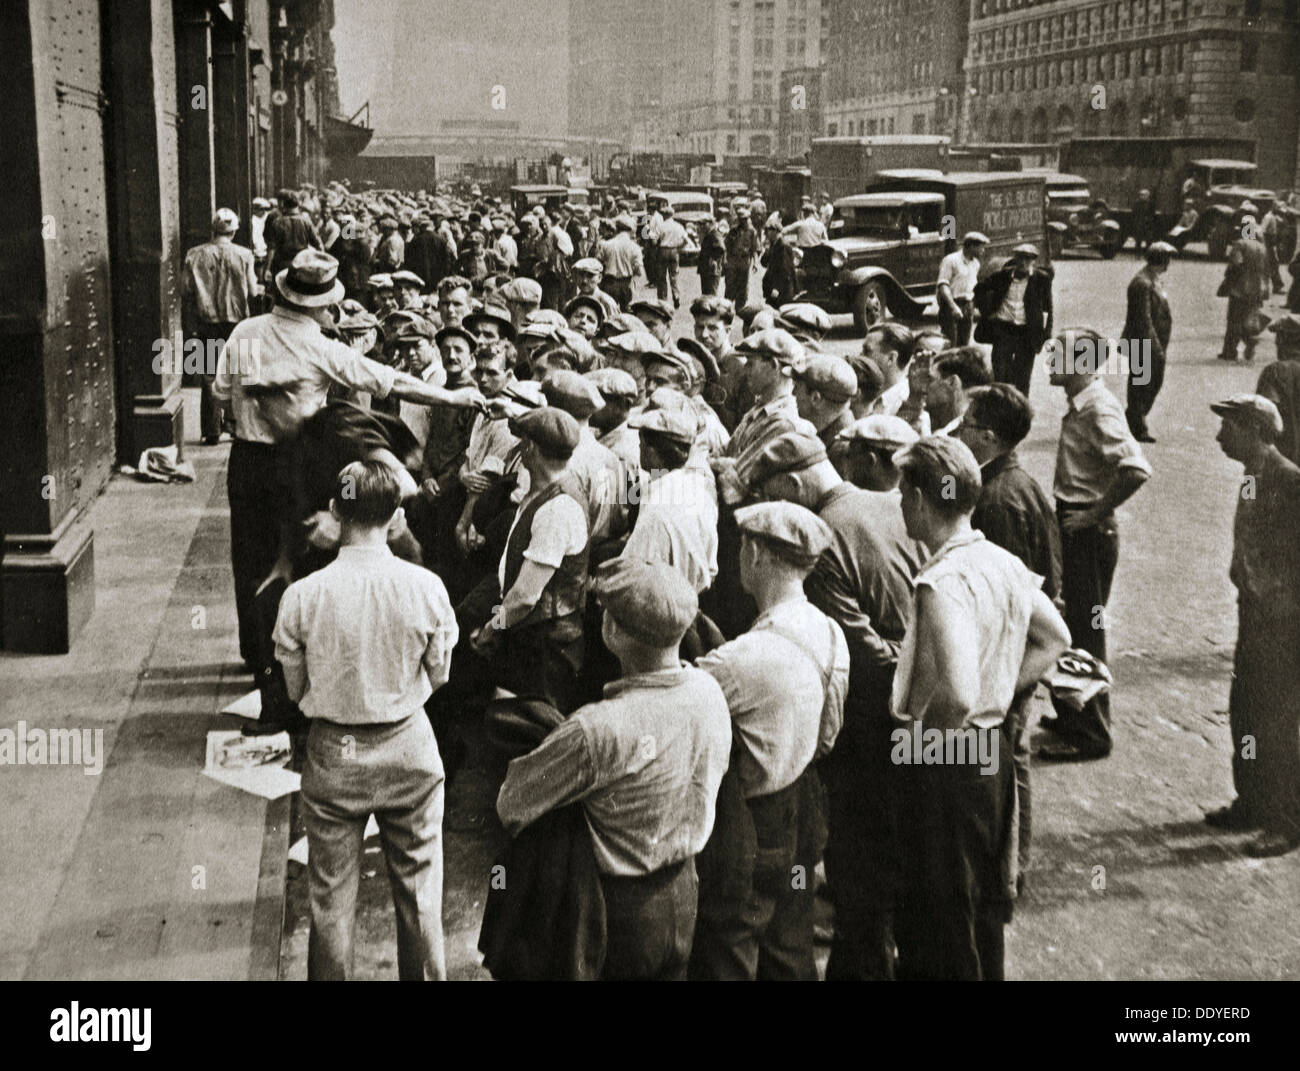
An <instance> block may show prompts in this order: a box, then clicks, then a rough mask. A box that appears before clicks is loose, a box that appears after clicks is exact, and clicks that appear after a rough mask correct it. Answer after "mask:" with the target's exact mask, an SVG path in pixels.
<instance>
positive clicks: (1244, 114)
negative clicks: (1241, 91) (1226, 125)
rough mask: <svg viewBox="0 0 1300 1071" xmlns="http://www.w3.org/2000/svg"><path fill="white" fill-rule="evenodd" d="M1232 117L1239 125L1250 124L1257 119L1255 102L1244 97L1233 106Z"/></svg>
mask: <svg viewBox="0 0 1300 1071" xmlns="http://www.w3.org/2000/svg"><path fill="white" fill-rule="evenodd" d="M1232 115H1233V118H1234V119H1236V120H1237V122H1239V123H1249V122H1250V121H1251V120H1252V119H1254V118H1255V102H1254V101H1253V100H1251V99H1250V98H1249V97H1242V98H1241V99H1240V100H1238V101H1237V103H1236V104H1234V105H1233V106H1232Z"/></svg>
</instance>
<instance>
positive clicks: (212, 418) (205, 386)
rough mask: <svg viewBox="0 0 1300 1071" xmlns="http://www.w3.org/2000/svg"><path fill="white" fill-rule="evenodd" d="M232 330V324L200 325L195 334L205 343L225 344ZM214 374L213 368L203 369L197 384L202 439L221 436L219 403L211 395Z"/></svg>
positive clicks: (233, 327)
mask: <svg viewBox="0 0 1300 1071" xmlns="http://www.w3.org/2000/svg"><path fill="white" fill-rule="evenodd" d="M234 329H235V325H234V323H215V324H200V325H199V328H198V330H197V331H196V332H195V334H196V336H197V337H199V338H202V339H203V340H204V341H205V342H216V341H220V342H225V341H226V339H228V338H229V337H230V332H231V331H233V330H234ZM204 352H205V354H206V352H207V350H206V347H205V349H204ZM216 374H217V370H216V369H215V368H204V370H203V377H202V382H200V384H199V392H200V393H199V435H200V436H202V437H203V438H204V439H213V440H215V439H217V438H219V437H220V436H221V403H220V402H219V401H217V399H216V398H215V397H214V396H213V394H212V381H213V379H215V378H216Z"/></svg>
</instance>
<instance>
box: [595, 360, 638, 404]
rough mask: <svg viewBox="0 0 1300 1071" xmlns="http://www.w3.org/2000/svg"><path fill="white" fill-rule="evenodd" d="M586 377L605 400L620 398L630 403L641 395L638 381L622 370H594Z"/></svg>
mask: <svg viewBox="0 0 1300 1071" xmlns="http://www.w3.org/2000/svg"><path fill="white" fill-rule="evenodd" d="M586 375H587V379H589V380H590V381H591V382H592V383H594V384H595V385H596V389H597V390H598V391H600V393H601V396H602V397H603V398H605V399H610V398H619V399H622V400H623V401H628V402H630V401H634V400H635V399H636V396H637V394H638V393H640V392H639V391H638V390H637V385H636V380H635V379H633V378H632V376H631V374H630V373H628V372H624V371H623V369H621V368H593V369H592V370H591V371H590V372H588V373H586Z"/></svg>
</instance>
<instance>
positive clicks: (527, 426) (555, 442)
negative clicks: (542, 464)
mask: <svg viewBox="0 0 1300 1071" xmlns="http://www.w3.org/2000/svg"><path fill="white" fill-rule="evenodd" d="M510 430H511V431H512V432H514V433H515V435H516V436H518V437H519V438H520V439H531V440H532V441H533V442H534V443H536V444H537V449H538V450H540V451H541V452H542V453H543V454H545V455H546V456H547V457H549V458H553V459H554V460H556V461H568V460H569V458H571V457H572V456H573V451H574V449H575V448H576V447H577V445H578V437H579V435H580V434H581V432H580V431H579V428H578V422H577V421H576V420H574V419H573V417H571V416H569V414H568V413H566V412H565V411H564V410H563V409H559V408H556V407H554V406H550V405H544V406H542V407H541V408H538V409H529V410H528V411H527V412H526V413H521V414H520V415H519V416H516V417H511V418H510Z"/></svg>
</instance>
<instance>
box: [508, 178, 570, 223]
mask: <svg viewBox="0 0 1300 1071" xmlns="http://www.w3.org/2000/svg"><path fill="white" fill-rule="evenodd" d="M569 192H570V191H569V187H568V186H511V187H510V207H511V209H512V210H513V211H514V214H515V218H516V219H518V218H520V217H521V216H523V215H525V214H526V213H527V212H528V211H529V210H530V209H532V208H534V207H536V206H537V205H542V206H543V207H544V208H545V209H546V211H547V212H554V211H555V210H556V209H558V208H559V207H560V206H561V205H563V204H567V203H568V201H569Z"/></svg>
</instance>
